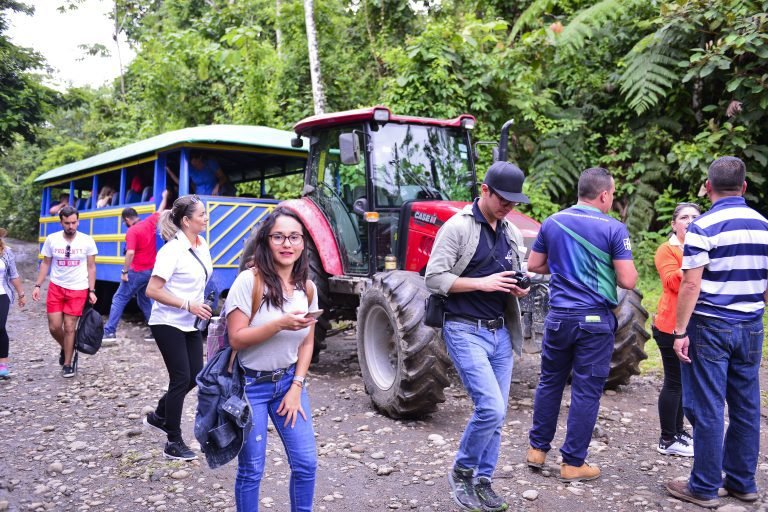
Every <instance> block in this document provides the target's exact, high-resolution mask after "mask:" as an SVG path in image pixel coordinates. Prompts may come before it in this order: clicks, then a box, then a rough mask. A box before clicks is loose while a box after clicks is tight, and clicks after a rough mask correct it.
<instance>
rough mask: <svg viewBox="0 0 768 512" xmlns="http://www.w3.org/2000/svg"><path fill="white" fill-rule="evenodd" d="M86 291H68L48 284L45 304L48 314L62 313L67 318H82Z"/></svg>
mask: <svg viewBox="0 0 768 512" xmlns="http://www.w3.org/2000/svg"><path fill="white" fill-rule="evenodd" d="M86 300H88V289H87V288H86V289H85V290H68V289H67V288H62V287H61V286H59V285H57V284H54V283H49V284H48V299H47V300H46V302H45V305H46V311H48V313H64V314H65V315H69V316H82V314H83V308H84V307H85V301H86Z"/></svg>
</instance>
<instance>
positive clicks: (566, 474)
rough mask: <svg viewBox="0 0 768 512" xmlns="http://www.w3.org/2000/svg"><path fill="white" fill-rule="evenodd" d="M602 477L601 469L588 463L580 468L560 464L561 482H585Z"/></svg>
mask: <svg viewBox="0 0 768 512" xmlns="http://www.w3.org/2000/svg"><path fill="white" fill-rule="evenodd" d="M599 476H600V469H599V468H597V467H592V466H590V465H589V464H587V463H586V462H585V463H584V464H582V465H581V466H579V467H576V466H571V465H569V464H566V463H562V464H560V481H561V482H584V481H586V480H594V479H595V478H597V477H599Z"/></svg>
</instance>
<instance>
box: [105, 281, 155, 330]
mask: <svg viewBox="0 0 768 512" xmlns="http://www.w3.org/2000/svg"><path fill="white" fill-rule="evenodd" d="M151 276H152V271H151V270H143V271H141V272H134V271H133V270H129V271H128V282H125V281H120V286H118V287H117V291H116V292H115V295H114V296H113V297H112V307H111V308H109V319H108V320H107V323H106V325H104V332H105V333H114V332H115V331H116V330H117V323H118V322H119V321H120V317H121V316H123V310H124V309H125V305H126V304H128V301H130V300H131V299H132V298H133V297H134V296H136V302H138V304H139V309H141V312H142V313H144V318H145V319H147V320H149V314H150V313H151V312H152V300H151V299H150V298H149V297H147V294H146V292H147V283H149V278H150V277H151Z"/></svg>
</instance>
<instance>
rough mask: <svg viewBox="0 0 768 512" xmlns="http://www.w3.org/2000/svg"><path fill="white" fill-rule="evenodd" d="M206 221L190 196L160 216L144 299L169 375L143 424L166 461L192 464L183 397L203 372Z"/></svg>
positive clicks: (208, 311)
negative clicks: (155, 435) (158, 438)
mask: <svg viewBox="0 0 768 512" xmlns="http://www.w3.org/2000/svg"><path fill="white" fill-rule="evenodd" d="M207 224H208V215H207V214H206V211H205V206H204V205H203V203H202V202H201V201H200V198H198V197H197V196H195V195H189V196H182V197H180V198H178V199H176V201H174V202H173V208H171V209H170V210H165V211H164V212H163V213H162V214H160V221H159V222H158V229H159V231H160V236H161V237H162V238H163V239H164V240H165V241H166V244H165V245H164V246H163V247H162V248H161V249H160V250H159V251H158V253H157V259H156V261H155V267H154V269H152V277H151V278H150V280H149V284H148V285H147V297H149V298H151V299H154V301H155V302H154V304H153V305H152V313H151V315H150V317H149V328H150V329H151V330H152V335H153V336H154V338H155V342H156V343H157V346H158V348H159V349H160V353H161V354H162V355H163V360H164V361H165V366H166V368H167V369H168V377H169V381H168V391H167V392H166V393H165V394H164V395H163V396H162V398H160V401H159V402H158V403H157V407H156V408H155V410H154V411H153V412H151V413H149V414H147V416H146V417H145V418H144V424H145V425H146V426H148V427H151V428H153V429H155V430H158V431H160V432H162V433H164V434H165V435H166V436H167V438H168V441H167V443H166V444H165V450H164V451H163V455H164V456H165V457H166V458H168V459H179V460H193V459H196V458H197V455H196V454H195V452H193V451H192V450H190V449H189V447H188V446H187V445H186V444H185V443H184V439H183V438H182V435H181V413H182V410H183V408H184V397H185V396H186V395H187V393H189V391H191V390H192V389H193V388H194V387H195V377H196V376H197V374H198V373H199V372H200V370H201V369H202V367H203V339H202V334H201V333H200V331H199V330H198V329H197V328H196V327H195V320H196V319H197V318H200V319H203V320H208V319H209V318H210V317H211V308H210V307H209V306H208V305H207V304H205V302H204V297H203V293H204V291H205V285H206V283H207V282H208V280H209V279H210V277H211V274H212V273H213V266H212V264H211V254H210V252H209V251H208V244H207V243H206V242H205V239H203V237H201V236H200V233H201V232H203V231H205V229H206V226H207Z"/></svg>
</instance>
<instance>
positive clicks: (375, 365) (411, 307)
mask: <svg viewBox="0 0 768 512" xmlns="http://www.w3.org/2000/svg"><path fill="white" fill-rule="evenodd" d="M428 295H429V293H428V292H427V289H426V286H425V285H424V278H423V277H421V276H420V275H418V274H417V273H415V272H407V271H401V270H396V271H390V272H382V273H379V274H376V275H375V276H374V277H373V282H372V284H371V286H370V287H369V288H368V289H367V290H366V291H365V292H364V293H363V295H362V297H361V298H360V308H359V309H358V312H357V354H358V360H359V361H360V369H361V371H362V374H363V381H364V382H365V390H366V392H367V393H368V394H369V395H370V397H371V400H372V401H373V404H374V406H375V407H376V408H377V409H378V410H379V411H381V412H382V413H384V414H386V415H387V416H389V417H391V418H418V417H423V416H425V415H427V414H430V413H432V412H434V411H435V410H437V404H438V403H441V402H445V395H444V394H443V389H445V387H446V386H447V385H448V377H447V370H448V367H449V365H450V358H449V357H448V354H447V352H446V351H445V346H444V345H443V343H442V341H441V340H440V339H439V337H438V334H437V331H436V330H435V329H432V328H431V327H427V326H426V325H424V301H425V299H426V298H427V296H428Z"/></svg>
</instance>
